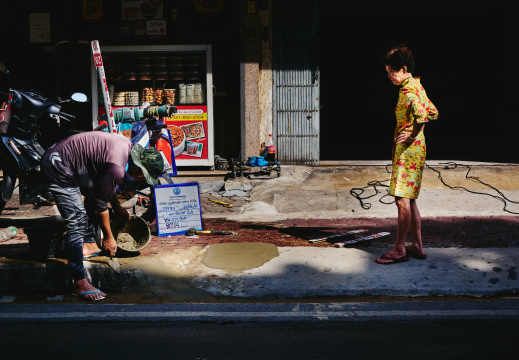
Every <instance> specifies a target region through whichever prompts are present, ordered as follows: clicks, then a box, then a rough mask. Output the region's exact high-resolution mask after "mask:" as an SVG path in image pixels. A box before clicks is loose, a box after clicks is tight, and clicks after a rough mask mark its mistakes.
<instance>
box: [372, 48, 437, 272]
mask: <svg viewBox="0 0 519 360" xmlns="http://www.w3.org/2000/svg"><path fill="white" fill-rule="evenodd" d="M384 64H385V65H386V71H387V73H388V78H389V80H391V82H392V83H393V84H395V85H399V86H401V88H400V92H399V96H398V103H397V106H396V109H395V114H396V120H397V125H396V129H395V135H394V141H393V171H392V173H391V182H390V184H389V189H388V194H389V195H392V196H394V197H395V203H396V206H397V209H398V228H397V235H396V241H395V244H394V246H393V248H392V249H391V250H390V251H389V252H388V253H387V254H385V255H384V256H382V257H380V258H378V259H376V262H377V263H379V264H394V263H399V262H404V261H408V260H409V257H414V258H417V259H425V257H426V256H425V253H424V250H423V247H422V231H421V221H422V220H421V217H420V212H419V211H418V206H417V205H416V198H418V194H419V193H420V186H421V184H422V174H423V169H424V165H425V155H426V151H425V137H424V132H423V130H424V125H425V123H427V122H429V121H430V120H436V119H437V118H438V110H437V109H436V107H435V106H434V105H433V103H432V102H431V101H430V100H429V98H428V97H427V94H426V93H425V90H424V88H423V87H422V85H421V84H420V80H419V79H415V78H413V75H412V74H411V73H412V71H413V70H414V56H413V53H412V52H411V50H409V49H408V48H407V47H405V46H403V45H401V46H397V47H394V48H392V49H391V50H389V51H388V52H387V54H386V56H385V57H384ZM409 228H411V236H412V243H411V245H410V246H407V247H406V246H405V242H406V238H407V233H408V231H409Z"/></svg>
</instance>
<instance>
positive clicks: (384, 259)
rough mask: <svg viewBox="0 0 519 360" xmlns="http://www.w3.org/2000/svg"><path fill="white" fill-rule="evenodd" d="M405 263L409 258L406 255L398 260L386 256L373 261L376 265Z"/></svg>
mask: <svg viewBox="0 0 519 360" xmlns="http://www.w3.org/2000/svg"><path fill="white" fill-rule="evenodd" d="M406 261H409V256H407V255H404V256H402V257H400V258H395V257H392V256H390V255H388V254H386V255H383V256H381V257H379V258H378V259H376V260H375V262H376V263H378V264H381V265H390V264H397V263H401V262H406Z"/></svg>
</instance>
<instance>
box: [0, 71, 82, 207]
mask: <svg viewBox="0 0 519 360" xmlns="http://www.w3.org/2000/svg"><path fill="white" fill-rule="evenodd" d="M0 74H3V75H5V76H6V77H7V76H8V75H9V70H8V69H7V68H6V66H5V65H4V64H1V63H0ZM0 96H3V97H5V99H4V100H2V101H0V105H1V108H0V170H1V171H2V175H3V176H2V181H1V182H0V213H1V212H2V210H3V209H4V207H5V205H6V203H7V202H8V201H9V200H11V197H12V195H13V191H14V189H15V185H16V180H17V179H18V182H19V187H20V189H19V192H20V204H22V205H23V204H36V203H41V202H43V201H45V200H46V199H45V192H46V188H45V186H44V181H43V173H42V172H41V171H40V161H41V157H42V155H43V153H44V152H45V150H44V149H43V148H42V146H41V145H40V144H39V143H38V140H37V132H38V121H39V120H40V119H41V118H42V117H45V116H48V117H50V118H51V119H52V120H54V121H56V122H57V123H58V124H60V122H61V121H62V120H64V121H67V122H70V121H71V120H72V119H74V116H72V115H70V114H65V113H63V112H62V111H61V104H62V103H65V102H86V101H88V98H87V96H86V95H85V94H81V93H74V94H72V96H71V99H67V100H61V99H59V100H58V101H52V100H50V99H48V98H46V97H45V96H43V95H42V94H40V93H38V92H36V91H33V90H30V91H22V90H15V89H12V88H10V89H9V90H8V92H3V91H0Z"/></svg>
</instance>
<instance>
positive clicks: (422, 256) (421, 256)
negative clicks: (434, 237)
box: [405, 247, 427, 260]
mask: <svg viewBox="0 0 519 360" xmlns="http://www.w3.org/2000/svg"><path fill="white" fill-rule="evenodd" d="M405 252H406V254H407V255H409V256H410V257H412V258H415V259H418V260H425V259H426V258H427V255H425V254H420V253H417V252H416V251H415V250H414V249H413V248H410V247H406V248H405Z"/></svg>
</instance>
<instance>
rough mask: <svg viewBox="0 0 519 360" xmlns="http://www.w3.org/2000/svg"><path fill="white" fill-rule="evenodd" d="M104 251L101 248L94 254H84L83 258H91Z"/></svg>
mask: <svg viewBox="0 0 519 360" xmlns="http://www.w3.org/2000/svg"><path fill="white" fill-rule="evenodd" d="M102 252H103V250H99V251H98V252H95V253H93V254H90V255H86V256H83V259H88V258H91V257H95V256H99V255H101V253H102Z"/></svg>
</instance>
